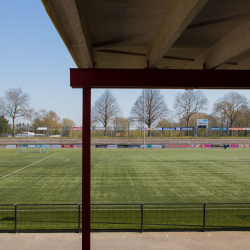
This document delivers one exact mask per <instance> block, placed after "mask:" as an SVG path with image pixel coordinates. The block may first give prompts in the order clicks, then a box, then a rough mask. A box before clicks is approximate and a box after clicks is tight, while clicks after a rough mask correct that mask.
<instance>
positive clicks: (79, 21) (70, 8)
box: [42, 0, 250, 70]
mask: <svg viewBox="0 0 250 250" xmlns="http://www.w3.org/2000/svg"><path fill="white" fill-rule="evenodd" d="M42 2H43V4H44V6H45V8H46V11H47V13H48V15H49V16H50V18H51V20H52V22H53V23H54V25H55V27H56V29H57V31H58V32H59V34H60V36H61V38H62V39H63V41H64V43H65V45H66V47H67V48H68V50H69V52H70V54H71V56H72V58H73V59H74V61H75V63H76V65H77V67H78V68H102V69H105V68H112V69H117V68H119V69H143V68H145V67H147V66H149V68H155V67H157V68H159V69H203V67H204V66H205V67H206V68H207V69H230V70H233V69H238V70H241V69H247V70H248V69H250V1H249V0H237V1H235V0H187V1H183V0H126V1H117V0H108V1H107V0H95V1H93V0H42ZM147 62H148V63H147Z"/></svg>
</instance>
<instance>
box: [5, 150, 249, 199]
mask: <svg viewBox="0 0 250 250" xmlns="http://www.w3.org/2000/svg"><path fill="white" fill-rule="evenodd" d="M47 157H48V158H47ZM44 158H47V159H44ZM81 161H82V159H81V150H80V149H50V150H49V152H48V153H47V154H31V153H27V154H23V153H17V150H13V149H10V150H7V149H1V150H0V204H45V203H52V204H59V203H69V204H78V203H81V196H82V188H81V182H82V179H81V175H82V166H81ZM32 164H33V165H32ZM29 165H30V166H29ZM27 166H28V167H27ZM25 167H27V168H25ZM18 170H19V171H18ZM16 171H17V172H16ZM5 176H6V177H5ZM3 177H5V178H3ZM192 202H199V203H200V202H201V203H202V202H235V203H236V202H250V149H227V150H224V149H92V150H91V203H192Z"/></svg>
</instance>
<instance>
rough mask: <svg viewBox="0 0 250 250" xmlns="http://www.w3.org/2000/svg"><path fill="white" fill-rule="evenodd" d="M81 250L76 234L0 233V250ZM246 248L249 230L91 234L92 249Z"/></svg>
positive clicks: (183, 249) (236, 249)
mask: <svg viewBox="0 0 250 250" xmlns="http://www.w3.org/2000/svg"><path fill="white" fill-rule="evenodd" d="M14 249H18V250H57V249H60V250H80V249H82V237H81V234H77V233H52V234H45V233H43V234H38V233H37V234H35V233H29V234H27V233H22V234H0V250H14ZM161 249H164V250H168V249H169V250H224V249H225V250H249V249H250V232H206V233H201V232H200V233H196V232H185V233H173V232H169V233H142V234H141V233H92V234H91V250H161Z"/></svg>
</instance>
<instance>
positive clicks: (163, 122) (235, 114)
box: [91, 89, 250, 135]
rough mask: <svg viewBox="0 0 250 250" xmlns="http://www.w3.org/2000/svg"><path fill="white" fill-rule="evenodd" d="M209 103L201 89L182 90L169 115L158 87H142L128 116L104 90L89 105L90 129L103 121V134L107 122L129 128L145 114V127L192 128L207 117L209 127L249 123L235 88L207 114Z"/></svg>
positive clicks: (243, 99) (245, 106) (244, 104)
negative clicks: (198, 120) (142, 89)
mask: <svg viewBox="0 0 250 250" xmlns="http://www.w3.org/2000/svg"><path fill="white" fill-rule="evenodd" d="M208 104H209V102H208V99H207V97H206V96H205V94H204V93H203V92H202V91H201V90H185V91H184V92H178V93H177V94H176V96H175V100H174V105H173V106H174V114H171V112H170V111H169V109H168V107H167V104H166V103H165V100H164V96H163V95H161V92H160V90H159V89H145V90H144V91H142V92H141V94H140V96H139V97H138V98H137V100H136V101H135V103H134V105H133V106H132V108H131V112H130V116H129V117H122V116H121V109H120V107H119V105H118V102H117V99H116V98H115V97H114V96H113V94H112V92H111V91H110V90H106V91H105V92H104V93H103V94H102V95H101V96H100V98H99V99H98V100H97V101H96V102H95V104H94V106H93V107H92V110H91V124H92V127H93V128H94V127H96V126H97V124H102V126H103V127H104V128H105V135H106V130H107V126H108V125H111V126H113V127H114V128H117V129H129V128H130V127H131V125H132V124H133V125H137V126H138V127H141V125H143V124H142V123H143V113H144V124H145V125H147V126H148V128H152V126H153V124H154V126H155V127H160V128H161V127H173V126H176V127H177V126H186V127H195V126H196V119H208V120H209V125H210V126H211V127H233V126H234V127H249V126H250V108H249V101H248V99H247V98H246V97H245V96H244V95H241V94H239V93H238V92H235V91H233V92H229V93H227V94H225V95H224V96H223V97H222V98H219V99H218V100H217V101H216V102H215V103H214V104H213V108H212V112H211V113H206V111H207V109H208ZM170 114H171V115H170ZM172 116H173V117H174V118H175V122H173V121H172V118H173V117H172ZM170 117H171V118H170ZM176 119H177V122H176Z"/></svg>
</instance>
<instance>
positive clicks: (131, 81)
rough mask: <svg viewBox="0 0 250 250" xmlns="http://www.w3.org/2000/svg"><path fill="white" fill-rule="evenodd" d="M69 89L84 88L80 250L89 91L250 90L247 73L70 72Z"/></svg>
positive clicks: (85, 226)
mask: <svg viewBox="0 0 250 250" xmlns="http://www.w3.org/2000/svg"><path fill="white" fill-rule="evenodd" d="M70 86H71V87H72V88H82V89H83V117H82V119H83V129H82V249H90V153H91V152H90V143H91V141H90V121H91V88H131V89H133V88H155V89H157V88H158V89H164V88H166V89H170V88H175V89H177V88H182V89H193V88H201V89H250V71H224V70H223V71H222V70H158V69H142V70H141V69H70Z"/></svg>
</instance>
